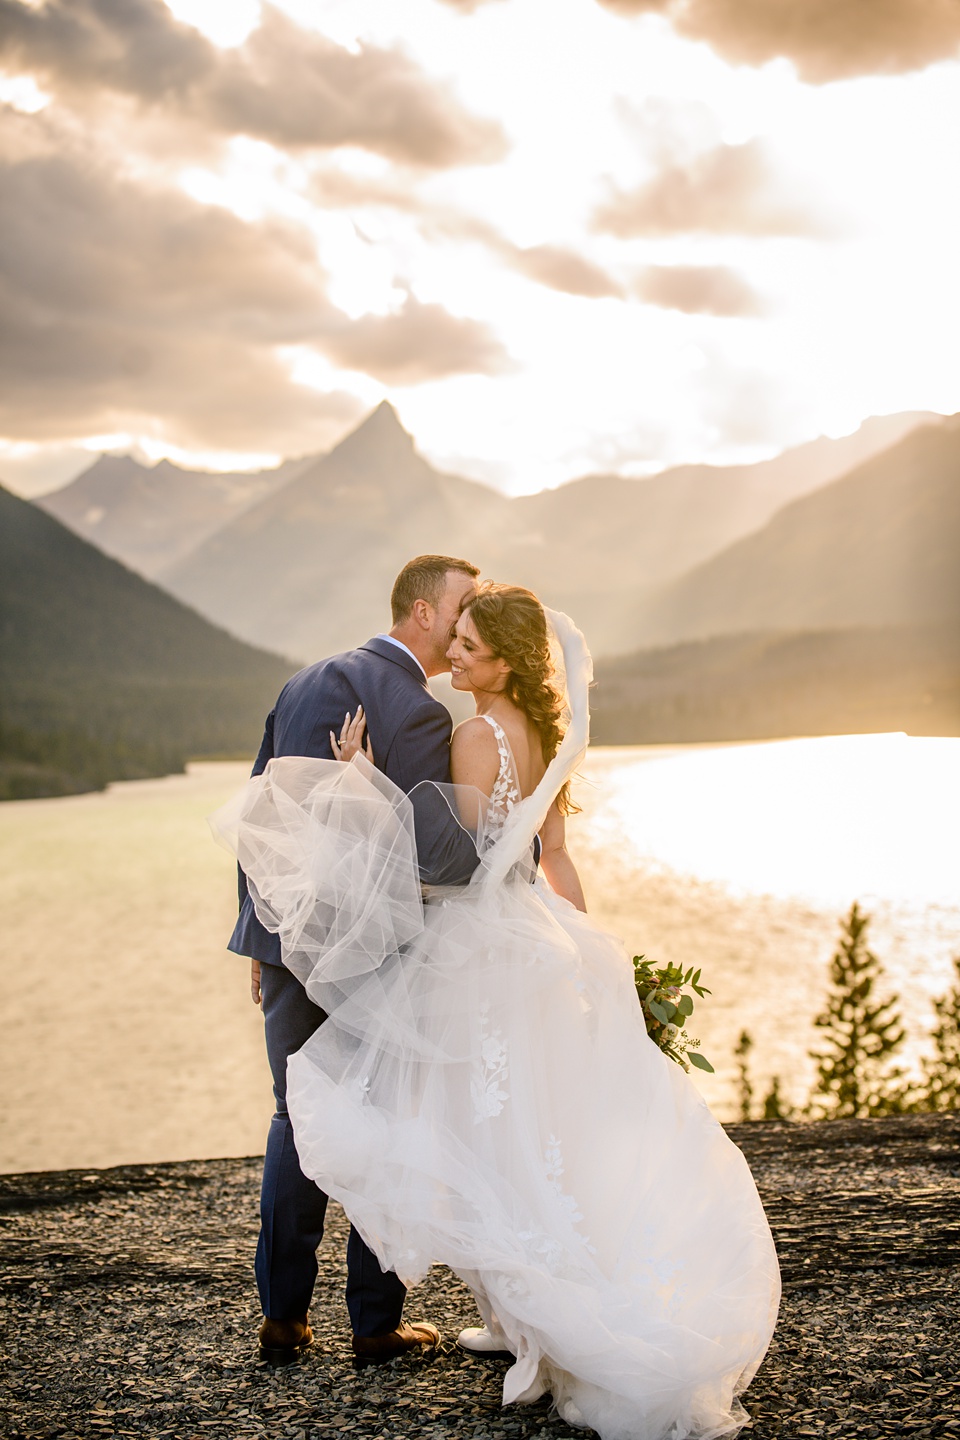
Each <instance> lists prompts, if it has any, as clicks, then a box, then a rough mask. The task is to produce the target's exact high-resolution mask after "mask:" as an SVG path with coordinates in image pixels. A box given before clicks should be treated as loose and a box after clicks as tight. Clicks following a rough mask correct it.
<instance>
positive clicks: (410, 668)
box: [228, 555, 480, 1365]
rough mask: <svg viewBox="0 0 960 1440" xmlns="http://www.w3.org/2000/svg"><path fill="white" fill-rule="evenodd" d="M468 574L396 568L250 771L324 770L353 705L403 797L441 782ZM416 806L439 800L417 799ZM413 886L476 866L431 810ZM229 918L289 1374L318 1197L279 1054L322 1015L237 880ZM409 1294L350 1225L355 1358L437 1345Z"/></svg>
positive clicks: (264, 1254) (291, 692) (263, 1343)
mask: <svg viewBox="0 0 960 1440" xmlns="http://www.w3.org/2000/svg"><path fill="white" fill-rule="evenodd" d="M479 573H480V572H479V570H478V569H477V567H476V566H475V565H471V564H470V563H469V562H468V561H466V560H456V559H453V558H452V557H451V556H449V555H418V556H417V558H416V559H415V560H411V561H409V563H408V564H406V565H404V567H403V569H402V570H401V571H400V574H399V575H398V576H397V579H396V582H395V584H394V587H393V592H392V595H391V597H390V603H391V610H392V615H393V626H392V629H391V630H390V633H389V634H388V635H377V636H375V638H374V639H372V640H368V641H367V643H366V644H365V645H361V646H360V648H359V649H358V650H348V651H347V652H346V653H345V654H343V655H334V656H333V657H332V658H331V659H328V660H321V661H319V662H318V663H317V664H316V665H309V666H308V667H307V668H306V669H305V670H301V671H300V672H299V674H297V675H294V676H293V678H292V679H291V680H288V681H287V684H286V685H285V686H284V688H283V690H282V691H281V692H280V698H279V699H278V700H277V703H276V705H275V707H274V709H273V710H272V711H271V712H270V714H269V715H268V716H267V722H266V728H265V730H264V735H263V742H262V744H261V746H260V753H259V755H258V756H257V760H256V764H255V765H254V767H253V774H254V775H260V774H262V773H263V771H264V770H265V769H266V766H267V762H268V761H269V760H272V759H273V758H274V756H277V755H309V756H314V757H316V758H317V759H323V760H332V759H333V758H334V757H333V751H332V748H331V744H330V736H331V731H333V732H335V733H336V735H338V736H339V735H340V734H341V730H342V727H343V723H344V715H345V713H346V712H347V711H350V713H351V715H356V712H357V706H358V705H362V706H363V712H364V715H365V716H366V720H367V733H368V735H369V737H370V740H371V742H372V745H373V754H374V761H375V763H376V765H377V766H378V768H379V769H381V770H383V771H384V772H385V773H386V775H387V776H388V777H389V778H390V779H391V780H393V781H394V782H395V784H397V785H398V786H399V787H400V789H402V790H405V791H409V790H410V789H411V788H412V787H413V786H414V785H416V784H418V783H419V782H420V781H423V780H434V781H439V782H441V783H444V782H447V781H449V779H450V734H451V730H452V722H451V719H450V715H449V713H448V711H447V710H446V708H445V707H444V706H443V705H441V704H440V702H439V700H436V699H435V698H434V696H433V695H432V694H431V693H430V690H429V689H428V687H427V680H428V678H429V677H430V676H431V675H439V674H441V673H442V672H444V671H447V670H449V669H450V662H449V661H448V660H447V658H446V652H447V648H448V646H449V644H450V640H451V637H452V634H453V631H454V628H455V626H456V623H457V620H458V619H459V616H460V612H461V611H462V609H463V608H464V606H465V605H466V604H468V603H469V601H470V600H471V599H472V597H473V595H474V593H475V590H476V577H477V576H478V575H479ZM424 793H425V794H426V795H427V796H429V795H438V794H439V792H437V791H434V790H432V788H431V789H428V790H427V791H426V792H424ZM416 838H417V853H418V857H419V861H420V876H421V879H422V880H423V882H424V883H425V884H448V885H449V884H455V883H458V882H459V883H462V882H464V881H465V880H466V879H467V878H468V877H469V875H470V872H471V871H472V869H473V868H474V867H475V866H476V864H477V855H476V851H475V849H474V847H473V844H472V843H471V842H470V841H469V840H468V839H467V837H466V835H465V833H464V832H463V831H462V830H461V829H460V828H459V826H457V825H456V824H455V823H452V821H451V816H450V812H449V810H448V809H447V807H446V805H445V804H444V803H443V802H442V801H441V802H440V803H439V804H438V805H437V807H436V811H435V813H434V814H432V815H427V814H425V813H424V812H421V813H419V814H418V815H417V816H416ZM240 900H241V908H240V917H239V919H238V921H237V924H236V928H235V929H234V932H233V934H232V936H231V937H230V941H229V945H228V948H229V949H230V950H233V951H235V952H236V953H237V954H238V955H247V956H249V957H250V959H251V992H252V995H253V1000H254V1004H259V1005H262V1007H263V1019H264V1030H265V1035H266V1043H267V1056H268V1058H269V1061H270V1069H271V1071H272V1073H273V1090H274V1095H275V1096H276V1102H277V1106H276V1114H275V1115H274V1117H273V1120H272V1121H271V1123H270V1131H269V1134H268V1136H267V1151H266V1156H265V1159H264V1166H263V1185H262V1188H261V1194H260V1239H259V1242H258V1244H257V1257H256V1265H255V1270H256V1276H257V1286H258V1288H259V1291H260V1303H261V1307H262V1309H263V1315H264V1320H263V1324H262V1326H261V1327H260V1351H261V1355H262V1357H263V1358H264V1359H266V1360H268V1361H270V1362H271V1363H272V1364H274V1365H283V1364H288V1363H290V1362H291V1361H293V1360H295V1359H296V1358H297V1357H298V1355H299V1353H300V1352H301V1351H302V1350H304V1349H306V1347H307V1346H308V1345H310V1344H311V1343H312V1340H313V1334H312V1331H311V1329H310V1325H309V1323H308V1320H307V1311H308V1309H309V1306H310V1299H311V1296H312V1293H313V1285H314V1280H315V1279H316V1275H317V1259H316V1250H317V1246H318V1245H319V1243H320V1240H321V1237H322V1235H323V1221H324V1214H325V1212H326V1208H327V1197H326V1195H324V1194H323V1192H322V1191H321V1190H319V1189H318V1188H317V1186H316V1185H315V1184H314V1183H313V1181H312V1180H308V1179H307V1177H306V1176H305V1175H304V1174H303V1172H302V1171H301V1169H300V1163H299V1160H298V1159H297V1152H296V1148H295V1145H294V1139H293V1131H292V1128H291V1124H290V1118H289V1116H288V1114H287V1104H286V1070H287V1058H288V1056H290V1055H292V1054H293V1052H294V1051H295V1050H299V1049H300V1047H301V1046H302V1045H303V1044H305V1042H306V1041H307V1040H308V1039H309V1037H310V1036H311V1035H312V1034H313V1032H314V1031H315V1030H316V1028H317V1027H318V1025H320V1024H322V1022H323V1020H324V1019H325V1018H326V1017H325V1015H324V1012H323V1011H322V1010H321V1009H319V1008H318V1006H316V1005H314V1004H313V1003H312V1001H311V1000H310V999H308V997H307V993H306V991H305V990H304V988H303V986H302V985H301V984H300V982H299V980H297V979H296V978H295V977H294V976H293V975H292V974H291V972H290V971H289V970H286V969H285V968H284V966H283V963H282V961H281V956H280V941H279V938H278V937H277V936H276V935H273V934H271V933H270V932H269V931H268V930H266V929H264V927H263V926H262V925H261V924H260V921H259V920H258V919H257V916H256V913H255V911H254V908H253V902H252V900H251V899H250V896H249V895H248V893H247V884H246V880H245V878H244V876H243V874H242V872H241V875H240ZM405 1296H406V1290H405V1288H404V1286H403V1285H402V1284H401V1283H400V1281H399V1280H398V1279H397V1276H396V1275H395V1274H393V1273H392V1272H387V1273H384V1272H383V1271H382V1270H381V1269H380V1264H379V1261H378V1260H377V1259H376V1257H375V1256H374V1255H373V1254H372V1253H371V1251H370V1250H368V1249H367V1247H366V1245H365V1244H364V1243H363V1241H362V1240H361V1238H360V1236H359V1235H358V1234H357V1232H356V1231H355V1230H354V1229H353V1228H352V1227H351V1229H350V1239H349V1242H348V1244H347V1310H348V1312H349V1315H350V1323H351V1325H352V1327H353V1349H354V1354H355V1355H356V1356H357V1357H358V1358H359V1359H360V1360H363V1361H372V1362H375V1363H379V1362H381V1361H385V1360H392V1359H393V1358H394V1356H396V1355H400V1354H403V1353H404V1352H405V1351H407V1350H416V1349H422V1348H429V1347H432V1346H435V1345H436V1344H438V1342H439V1340H440V1332H439V1331H438V1330H437V1328H436V1326H434V1325H429V1324H427V1323H426V1322H423V1321H421V1322H418V1323H415V1324H408V1323H406V1322H404V1321H403V1320H402V1318H401V1316H402V1311H403V1302H404V1298H405Z"/></svg>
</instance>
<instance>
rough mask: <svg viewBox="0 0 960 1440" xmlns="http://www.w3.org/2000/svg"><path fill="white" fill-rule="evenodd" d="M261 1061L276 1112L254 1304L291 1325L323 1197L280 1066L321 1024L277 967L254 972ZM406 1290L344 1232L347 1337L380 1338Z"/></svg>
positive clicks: (310, 1277)
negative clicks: (300, 1141)
mask: <svg viewBox="0 0 960 1440" xmlns="http://www.w3.org/2000/svg"><path fill="white" fill-rule="evenodd" d="M260 990H261V994H262V996H263V1020H264V1032H265V1036H266V1042H267V1058H268V1059H269V1061H270V1069H271V1071H272V1073H273V1093H274V1096H275V1097H276V1113H275V1114H274V1116H273V1119H272V1120H271V1122H270V1130H269V1132H268V1135H267V1151H266V1155H265V1157H264V1162H263V1184H262V1186H261V1190H260V1239H259V1241H258V1242H257V1257H256V1264H255V1267H254V1268H255V1271H256V1276H257V1288H258V1289H259V1291H260V1304H261V1307H262V1309H263V1313H264V1315H267V1316H269V1318H270V1319H271V1320H293V1319H299V1318H301V1317H302V1316H304V1315H306V1313H307V1311H308V1309H309V1308H310V1300H311V1297H312V1295H313V1286H314V1281H315V1280H316V1278H317V1254H316V1252H317V1246H318V1245H319V1244H320V1241H321V1239H322V1238H323V1221H324V1216H325V1214H326V1210H327V1197H326V1195H324V1193H323V1191H322V1190H320V1189H319V1188H318V1187H317V1186H316V1185H315V1184H314V1183H313V1181H312V1180H308V1179H307V1177H306V1176H305V1175H304V1173H303V1171H302V1170H301V1169H300V1161H299V1159H298V1158H297V1151H296V1146H295V1144H294V1140H293V1127H292V1125H291V1123H290V1116H289V1115H288V1113H287V1059H288V1057H289V1056H290V1055H292V1054H293V1053H294V1051H296V1050H299V1049H300V1047H301V1045H303V1044H305V1043H306V1041H307V1040H309V1038H310V1036H311V1035H312V1034H313V1032H314V1031H315V1030H316V1029H317V1027H318V1026H319V1025H320V1024H322V1022H323V1021H324V1019H325V1018H326V1017H325V1015H324V1013H323V1011H322V1010H321V1009H320V1008H319V1006H317V1005H314V1004H313V1002H312V1001H311V1000H310V998H309V997H308V995H307V992H306V991H305V990H304V988H303V986H302V985H301V984H300V982H299V980H297V978H296V977H295V976H294V975H292V974H291V973H290V971H289V970H287V969H285V968H284V967H283V966H282V965H262V966H261V967H260ZM406 1293H407V1292H406V1289H405V1287H404V1286H403V1285H402V1284H401V1282H400V1281H399V1280H398V1279H397V1277H396V1275H395V1274H394V1273H393V1271H392V1270H391V1271H386V1272H384V1271H383V1270H381V1268H380V1262H379V1260H378V1259H377V1257H376V1256H375V1255H374V1254H373V1253H372V1251H370V1250H369V1249H368V1248H367V1246H366V1245H365V1244H364V1243H363V1241H362V1240H361V1238H360V1236H359V1235H358V1234H357V1232H356V1230H354V1228H353V1226H352V1225H351V1227H350V1238H349V1240H348V1242H347V1311H348V1313H349V1315H350V1323H351V1325H352V1327H353V1333H354V1334H355V1335H363V1336H370V1335H386V1334H388V1333H389V1332H390V1331H391V1330H395V1329H396V1327H397V1326H398V1325H399V1324H400V1319H401V1315H402V1313H403V1302H404V1299H405V1297H406Z"/></svg>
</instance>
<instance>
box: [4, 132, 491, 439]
mask: <svg viewBox="0 0 960 1440" xmlns="http://www.w3.org/2000/svg"><path fill="white" fill-rule="evenodd" d="M18 124H19V125H20V129H21V131H22V132H26V133H27V134H28V139H29V141H30V143H24V144H22V145H21V146H20V150H21V153H20V154H19V155H18V154H16V153H15V152H16V150H17V146H16V144H13V143H11V141H10V136H9V135H8V136H7V146H6V153H5V154H4V157H3V159H0V185H2V188H3V192H4V196H5V201H6V216H5V224H4V227H3V230H2V233H0V305H2V307H3V312H4V318H5V324H4V327H3V337H2V341H0V433H3V434H5V435H7V436H8V437H10V438H14V439H15V438H19V437H22V438H29V439H33V440H37V439H57V438H64V437H69V436H78V435H89V434H95V433H109V432H114V431H124V430H134V431H136V432H137V433H144V434H153V435H162V436H163V437H164V438H166V439H169V440H171V441H175V442H176V443H178V444H182V445H198V446H203V447H207V448H215V447H222V448H225V449H229V450H232V451H238V450H259V451H268V450H280V451H282V452H283V453H287V454H289V453H292V452H294V451H296V450H300V449H305V448H312V447H315V446H316V445H318V444H322V443H324V442H325V441H326V440H327V439H329V438H330V430H331V427H334V426H335V428H336V430H337V432H339V431H340V430H341V429H342V426H343V423H344V422H345V421H347V420H349V419H351V418H352V417H353V415H354V414H356V412H357V410H358V408H359V407H358V403H357V401H356V400H355V399H354V398H353V397H352V396H349V395H347V394H345V393H334V394H332V395H321V394H319V393H317V392H315V391H313V390H309V389H307V388H306V387H303V386H299V385H296V384H294V383H293V382H292V381H291V380H290V378H289V374H288V370H287V366H286V364H285V361H284V358H283V347H286V346H306V347H312V348H314V349H316V350H318V351H319V352H321V353H323V354H325V355H327V356H328V357H329V358H331V359H333V360H334V361H339V362H340V363H344V364H349V365H350V366H351V368H354V369H362V370H366V372H367V373H369V374H372V375H378V376H381V377H382V378H392V379H397V380H400V381H404V383H406V381H407V380H409V379H414V378H416V379H436V378H438V377H442V376H444V375H448V374H459V373H462V372H464V371H468V370H470V371H476V370H480V371H483V372H489V371H490V370H492V369H495V368H497V367H498V366H502V365H503V364H505V363H506V357H505V355H504V353H503V351H502V348H501V347H500V345H499V342H498V341H497V340H496V338H495V337H494V336H493V335H492V334H491V332H489V331H488V330H487V329H486V328H485V327H484V326H482V325H480V324H479V323H478V322H476V321H473V320H462V319H459V318H457V317H455V316H452V315H450V314H449V313H448V312H447V311H445V310H444V309H443V308H442V307H441V306H438V305H430V306H425V305H419V304H418V303H417V302H415V301H413V300H410V301H408V302H407V305H406V306H405V307H404V309H403V310H402V311H401V312H400V313H399V314H398V315H394V316H386V317H380V316H367V317H361V318H360V319H359V320H356V321H352V320H350V319H349V318H348V317H347V316H345V315H344V314H343V313H342V312H341V311H339V310H338V309H336V307H335V306H333V305H332V303H331V302H330V300H329V298H328V295H327V289H326V276H325V275H324V273H323V271H322V269H321V267H320V265H319V263H318V261H317V258H316V252H315V247H314V242H313V239H312V237H310V236H309V235H308V234H307V233H306V232H305V231H303V230H301V229H299V228H298V227H295V226H293V225H292V224H290V223H287V222H281V221H265V222H261V223H259V224H256V225H254V224H245V223H244V222H242V221H241V220H238V219H237V218H236V217H235V216H233V215H232V214H230V213H229V212H227V211H224V210H221V209H218V208H215V207H211V206H202V205H199V204H197V203H196V202H194V201H193V200H190V199H189V198H188V197H187V196H186V195H184V194H182V193H181V192H179V191H175V190H160V189H151V188H148V187H146V186H145V185H142V184H138V183H135V182H133V181H132V180H130V179H129V178H126V177H124V176H123V175H118V174H117V172H116V170H111V169H108V167H107V166H106V165H105V164H103V163H100V162H98V161H95V160H92V159H91V158H90V157H88V156H87V155H86V154H85V153H84V152H83V151H82V150H80V149H79V148H78V147H77V146H74V147H73V148H72V149H64V140H63V136H62V135H59V134H57V133H56V132H54V133H53V134H52V135H51V134H50V133H49V132H50V122H48V121H47V120H45V119H44V117H42V116H41V117H36V118H35V119H34V120H32V121H31V122H30V123H29V125H24V124H23V118H22V117H20V120H19V122H18ZM44 135H47V138H48V140H49V141H50V144H49V145H48V153H44V152H43V147H42V145H41V144H40V143H39V141H40V139H42V137H43V136H44ZM38 137H39V139H38ZM14 138H16V137H14ZM57 142H59V147H60V153H53V151H54V147H55V145H56V143H57ZM11 152H14V153H11Z"/></svg>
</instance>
